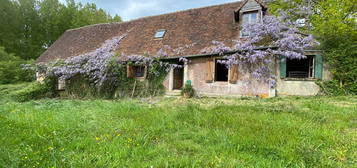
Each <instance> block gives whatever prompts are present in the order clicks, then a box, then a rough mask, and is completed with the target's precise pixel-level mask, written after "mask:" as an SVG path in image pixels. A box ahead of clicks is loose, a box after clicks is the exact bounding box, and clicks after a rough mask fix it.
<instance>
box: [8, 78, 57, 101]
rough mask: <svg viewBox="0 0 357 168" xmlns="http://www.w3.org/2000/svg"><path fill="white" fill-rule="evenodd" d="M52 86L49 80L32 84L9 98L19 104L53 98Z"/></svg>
mask: <svg viewBox="0 0 357 168" xmlns="http://www.w3.org/2000/svg"><path fill="white" fill-rule="evenodd" d="M54 86H55V85H54V84H53V83H52V82H50V80H46V81H45V82H44V83H39V82H32V83H30V84H29V85H28V86H27V87H24V88H23V89H21V90H18V91H15V92H13V93H12V95H11V96H12V97H13V98H14V99H15V100H17V101H19V102H24V101H29V100H36V99H40V98H46V97H54V96H55V90H54Z"/></svg>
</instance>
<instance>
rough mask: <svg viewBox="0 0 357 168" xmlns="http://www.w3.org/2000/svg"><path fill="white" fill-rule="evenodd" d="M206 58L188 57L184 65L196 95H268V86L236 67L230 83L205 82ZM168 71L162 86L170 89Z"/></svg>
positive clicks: (186, 78)
mask: <svg viewBox="0 0 357 168" xmlns="http://www.w3.org/2000/svg"><path fill="white" fill-rule="evenodd" d="M207 60H208V58H205V57H200V58H193V59H190V62H189V63H188V64H187V66H185V68H186V69H185V73H186V74H185V75H184V76H185V80H191V81H192V85H193V88H194V89H195V90H196V93H197V94H198V95H205V96H235V97H239V96H260V97H269V96H271V95H269V91H270V89H269V86H268V85H267V84H265V83H259V82H256V81H254V80H253V79H249V78H248V76H247V75H246V74H242V73H239V72H241V71H240V70H239V69H238V74H239V75H238V82H237V83H236V84H231V83H229V82H212V83H207V82H206V79H205V78H206V73H207V63H206V62H207ZM170 79H172V78H170V73H169V75H168V77H167V78H166V80H165V81H164V86H165V87H166V88H167V89H168V90H170V87H169V83H170V82H169V81H170Z"/></svg>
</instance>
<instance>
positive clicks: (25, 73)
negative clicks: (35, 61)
mask: <svg viewBox="0 0 357 168" xmlns="http://www.w3.org/2000/svg"><path fill="white" fill-rule="evenodd" d="M31 62H32V61H25V60H22V59H21V58H19V57H17V56H15V55H13V54H9V53H7V52H5V49H4V47H0V84H10V83H18V82H30V81H33V80H34V79H35V73H34V72H33V71H31V70H28V69H23V68H22V67H21V65H22V64H30V63H31Z"/></svg>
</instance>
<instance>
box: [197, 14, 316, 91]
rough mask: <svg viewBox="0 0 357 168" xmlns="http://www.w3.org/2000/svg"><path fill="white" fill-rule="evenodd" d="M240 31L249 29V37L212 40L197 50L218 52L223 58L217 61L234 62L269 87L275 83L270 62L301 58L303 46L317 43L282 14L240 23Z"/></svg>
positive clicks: (230, 64) (228, 63)
mask: <svg viewBox="0 0 357 168" xmlns="http://www.w3.org/2000/svg"><path fill="white" fill-rule="evenodd" d="M241 31H245V32H249V33H250V36H249V38H244V39H240V40H235V41H234V45H233V46H232V47H230V46H227V45H225V44H224V43H223V42H219V41H213V42H212V46H210V47H208V48H205V49H203V50H202V51H201V52H202V53H204V54H219V55H221V56H223V58H224V60H221V61H220V63H222V64H225V65H227V66H228V67H230V66H232V65H238V66H239V67H240V70H243V71H246V72H247V73H248V74H250V76H251V77H253V78H255V79H257V80H259V81H263V82H267V83H269V85H270V86H271V87H274V86H275V84H276V76H275V75H274V73H273V72H272V68H271V67H270V66H271V63H272V62H273V61H274V60H275V59H277V57H281V58H283V59H303V58H306V56H305V55H304V50H305V49H307V48H310V47H314V46H315V45H317V44H318V42H317V41H316V40H315V39H314V38H313V37H312V36H311V35H305V34H302V33H300V32H299V30H298V28H297V27H296V24H292V22H290V21H289V20H288V19H287V16H285V15H284V16H282V17H274V16H265V17H264V18H263V20H262V21H261V22H257V23H254V24H244V25H242V29H241ZM232 52H233V53H234V54H228V55H227V53H232Z"/></svg>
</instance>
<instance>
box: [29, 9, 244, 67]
mask: <svg viewBox="0 0 357 168" xmlns="http://www.w3.org/2000/svg"><path fill="white" fill-rule="evenodd" d="M241 3H242V2H234V3H227V4H222V5H216V6H209V7H203V8H197V9H189V10H185V11H179V12H174V13H169V14H163V15H158V16H150V17H144V18H140V19H136V20H132V21H128V22H122V23H110V24H97V25H90V26H85V27H81V28H77V29H71V30H68V31H66V32H65V33H64V34H63V35H62V36H61V37H60V38H59V39H58V40H57V41H56V42H55V43H54V44H53V45H52V46H51V47H49V48H48V50H47V51H46V52H44V53H43V54H42V55H41V56H40V57H39V58H38V59H37V61H36V62H37V63H40V62H49V61H53V60H56V59H66V58H68V57H73V56H77V55H80V54H83V53H87V52H90V51H92V50H95V49H96V48H98V47H100V46H101V45H102V44H103V42H104V41H105V40H108V39H110V38H112V37H115V36H120V35H122V34H124V33H126V32H128V34H127V36H126V37H125V39H123V40H122V41H121V42H120V44H119V46H118V48H117V50H116V51H117V52H118V53H125V54H127V55H131V54H140V55H142V54H148V55H151V56H155V55H156V53H157V52H158V51H159V50H160V49H161V48H164V46H165V45H167V46H170V47H171V48H172V49H177V48H180V47H184V46H185V45H191V47H189V48H186V49H185V50H183V52H181V53H180V54H177V53H174V52H172V53H169V56H170V57H177V56H187V55H197V54H200V51H201V50H202V49H204V48H206V47H209V46H211V45H212V41H213V40H216V41H222V42H225V43H226V44H227V45H230V44H231V43H232V40H234V39H237V38H238V37H239V27H238V24H237V23H235V22H234V11H235V10H237V9H238V8H239V7H240V6H241ZM160 29H165V30H166V34H165V36H164V38H163V39H155V38H154V35H155V33H156V31H157V30H160ZM129 30H130V31H129Z"/></svg>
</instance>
